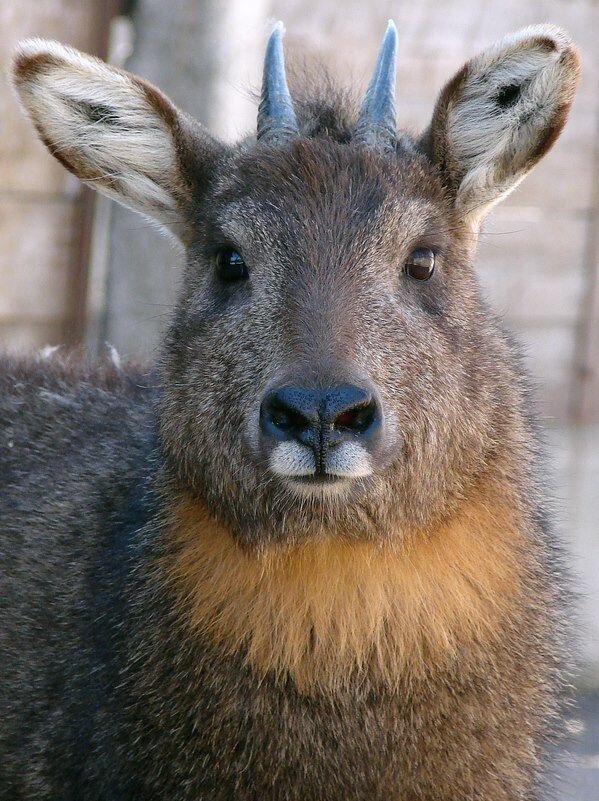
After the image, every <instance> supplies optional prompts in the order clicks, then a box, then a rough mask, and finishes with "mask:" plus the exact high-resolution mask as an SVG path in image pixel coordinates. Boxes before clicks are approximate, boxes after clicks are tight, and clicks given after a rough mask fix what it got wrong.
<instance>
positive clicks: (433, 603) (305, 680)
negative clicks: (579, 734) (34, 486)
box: [131, 496, 548, 801]
mask: <svg viewBox="0 0 599 801" xmlns="http://www.w3.org/2000/svg"><path fill="white" fill-rule="evenodd" d="M490 510H492V512H491V511H490ZM170 536H171V537H172V548H169V549H168V555H167V557H166V561H165V562H163V563H162V564H161V566H160V570H161V572H162V586H163V588H164V590H165V597H166V601H165V603H166V606H167V608H168V611H167V612H166V613H165V610H164V609H163V610H162V612H160V613H159V614H158V615H157V617H158V618H159V619H160V620H161V624H160V627H159V629H158V630H156V632H154V635H153V636H151V633H150V632H149V631H142V632H141V633H140V642H142V646H141V648H140V652H139V653H138V654H137V655H136V658H135V664H136V670H137V675H136V676H135V681H134V683H133V684H132V694H133V697H134V701H135V699H137V701H136V702H135V707H136V709H137V713H136V714H137V720H136V723H135V726H134V732H133V735H132V737H131V740H132V742H134V743H135V748H134V750H135V752H136V754H137V757H136V760H137V759H139V765H140V767H139V775H140V776H142V777H143V785H144V787H146V786H147V788H148V792H147V795H143V794H142V793H141V792H140V794H139V797H140V799H144V801H145V798H146V797H147V798H148V799H149V798H155V797H156V792H158V791H160V793H161V797H169V798H171V799H173V801H175V799H177V800H178V799H181V801H183V800H184V801H202V800H203V799H205V800H206V801H208V799H210V801H217V799H223V801H224V799H235V801H258V799H260V801H317V799H318V801H323V799H325V800H326V799H331V801H341V800H342V799H343V801H366V799H368V801H379V799H380V801H394V799H397V801H416V799H423V798H426V799H427V801H437V799H438V801H449V799H451V801H455V799H456V798H464V799H479V798H480V799H483V798H484V799H485V801H486V800H487V799H491V798H492V799H493V801H503V800H504V799H505V801H508V799H509V801H512V799H515V798H519V797H524V796H519V795H517V794H516V788H518V787H520V788H521V787H523V786H524V785H523V784H522V782H523V781H524V779H523V776H524V774H523V773H522V772H521V771H520V762H521V763H522V765H524V764H526V763H530V762H531V761H534V759H535V755H534V744H533V741H534V738H535V737H536V735H537V729H538V727H539V726H540V725H541V721H542V720H543V719H544V718H546V717H547V714H548V708H547V705H546V696H547V676H546V674H545V672H544V668H543V669H542V670H541V667H542V666H543V665H544V664H546V663H547V658H546V654H545V653H543V649H544V648H545V645H546V636H547V632H546V631H545V630H544V626H546V621H545V620H544V618H543V609H544V608H545V606H546V599H543V598H541V594H542V593H541V588H540V587H538V588H534V593H535V594H536V596H535V594H532V593H531V586H530V582H531V580H532V579H531V576H532V575H533V572H531V565H530V564H527V563H526V560H525V558H524V551H523V549H522V538H523V537H525V533H524V532H522V531H521V530H520V529H518V528H517V527H516V526H515V525H514V522H513V520H512V518H511V516H510V514H508V511H507V510H505V509H502V507H501V506H500V505H499V504H497V503H491V502H490V500H489V497H488V496H486V497H485V498H484V499H482V500H481V501H480V503H468V504H467V505H464V507H463V508H462V509H461V510H460V511H459V513H458V514H456V515H455V516H454V517H452V519H451V520H450V521H446V522H445V523H444V524H443V525H442V526H439V527H438V529H437V530H435V531H430V532H423V533H422V538H421V539H420V540H413V541H412V542H411V543H410V542H409V541H406V540H404V542H403V543H402V545H401V547H396V546H379V545H373V544H368V543H357V542H343V541H341V542H336V541H331V540H322V541H319V542H311V543H307V544H305V545H302V546H297V548H293V549H292V548H290V549H286V550H285V549H281V548H278V549H273V551H272V552H266V553H264V552H263V553H262V554H260V555H258V554H252V553H247V552H246V551H243V550H242V549H240V548H239V547H238V546H237V545H236V544H235V542H234V541H233V539H232V538H231V537H230V535H229V534H228V532H226V531H225V530H222V529H220V528H218V527H217V526H215V524H214V522H212V521H210V520H209V519H208V518H207V516H206V515H205V513H203V512H202V510H199V509H198V508H196V507H195V506H194V505H193V504H190V503H188V502H187V501H186V502H184V503H183V504H182V505H181V506H180V507H179V509H178V516H177V517H176V519H175V520H174V521H173V522H172V527H171V529H170ZM165 571H166V572H165ZM155 585H156V582H155V581H154V582H153V586H155ZM531 597H532V598H535V597H536V599H538V603H536V600H535V602H534V603H533V604H532V606H531V605H530V604H528V602H525V599H529V598H531ZM525 623H526V625H525ZM539 666H541V667H539ZM507 697H510V698H511V701H510V703H509V704H506V698H507ZM508 746H509V747H508ZM508 754H509V761H510V764H508V765H506V766H505V767H503V768H502V769H501V770H497V771H496V770H495V768H493V769H492V770H491V769H490V765H492V764H496V765H499V764H500V763H501V761H502V760H505V759H507V758H508V757H506V755H508ZM514 755H516V756H514ZM440 776H443V777H444V778H443V781H442V783H440V782H439V777H440ZM506 777H507V778H506ZM182 782H183V783H182ZM475 786H477V787H478V788H479V789H480V793H479V791H478V790H477V791H476V792H474V790H473V787H475ZM502 787H503V788H504V789H501V788H502ZM518 792H519V790H518Z"/></svg>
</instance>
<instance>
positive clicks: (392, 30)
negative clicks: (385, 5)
mask: <svg viewBox="0 0 599 801" xmlns="http://www.w3.org/2000/svg"><path fill="white" fill-rule="evenodd" d="M389 34H392V35H393V37H394V38H395V39H396V38H397V25H396V24H395V22H393V20H392V19H390V20H387V29H386V31H385V36H388V35H389Z"/></svg>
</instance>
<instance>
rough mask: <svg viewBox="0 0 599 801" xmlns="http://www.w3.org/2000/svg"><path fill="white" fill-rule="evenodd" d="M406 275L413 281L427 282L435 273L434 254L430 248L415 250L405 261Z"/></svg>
mask: <svg viewBox="0 0 599 801" xmlns="http://www.w3.org/2000/svg"><path fill="white" fill-rule="evenodd" d="M404 270H405V272H406V275H409V276H410V278H413V279H414V280H415V281H428V279H429V278H430V277H431V276H432V274H433V273H434V272H435V254H434V252H433V251H432V250H431V249H430V248H416V250H413V251H412V252H411V253H410V255H409V257H408V260H407V261H406V264H405V267H404Z"/></svg>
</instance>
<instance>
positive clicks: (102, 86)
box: [16, 40, 177, 224]
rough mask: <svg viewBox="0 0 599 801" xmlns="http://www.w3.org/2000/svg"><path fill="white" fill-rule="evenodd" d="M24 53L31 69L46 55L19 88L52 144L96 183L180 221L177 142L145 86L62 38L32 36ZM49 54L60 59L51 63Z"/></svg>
mask: <svg viewBox="0 0 599 801" xmlns="http://www.w3.org/2000/svg"><path fill="white" fill-rule="evenodd" d="M18 52H19V54H22V55H25V56H27V57H29V58H32V59H33V61H32V66H33V67H35V57H36V56H39V57H40V67H39V69H37V70H35V69H33V70H31V73H30V74H28V75H27V77H26V78H25V79H23V80H17V85H16V86H17V90H18V92H19V95H20V97H21V100H22V101H23V103H24V105H25V107H26V109H27V111H28V112H29V114H30V116H31V117H32V118H33V120H34V122H35V124H36V125H37V127H38V128H39V129H40V130H41V132H42V133H43V135H44V137H45V139H46V141H47V142H48V143H49V144H50V146H52V147H54V148H55V149H57V151H59V152H61V151H62V152H63V153H64V155H65V158H66V159H67V161H68V162H69V164H70V165H71V167H72V169H73V171H74V172H75V173H76V174H78V175H79V177H80V178H82V180H84V181H86V182H87V183H90V184H91V185H92V186H93V187H94V188H96V189H100V190H101V191H102V192H104V193H105V194H108V195H110V196H112V197H114V198H115V199H117V200H120V201H121V202H124V203H126V204H127V205H130V206H132V207H133V208H135V209H137V210H139V211H142V212H145V213H148V214H151V215H153V216H157V217H158V218H159V219H160V221H161V222H163V223H165V224H168V223H169V222H171V221H173V222H174V221H175V220H176V218H177V212H176V207H175V200H174V198H173V196H172V194H171V192H170V191H169V190H170V188H171V187H172V186H173V185H174V181H175V174H176V158H175V151H174V145H173V141H172V137H171V133H170V129H169V128H168V126H167V124H166V123H165V122H164V120H163V119H162V118H161V117H160V116H159V114H158V113H157V112H156V111H155V110H154V109H153V108H152V106H151V104H150V103H149V101H148V98H147V97H146V95H145V93H144V92H143V90H142V89H141V88H140V87H139V86H137V85H136V84H135V83H134V82H133V81H131V80H130V78H129V77H128V76H127V75H124V74H122V73H120V72H117V71H116V70H113V69H111V68H110V67H107V66H105V65H104V64H102V62H100V61H97V60H95V59H92V58H89V57H86V56H83V55H82V54H80V53H78V52H77V51H75V50H72V49H71V48H67V47H63V46H61V45H59V44H57V43H51V42H45V41H42V40H29V41H27V42H24V43H23V44H22V45H21V46H20V48H19V51H18ZM46 55H51V56H52V57H53V59H55V61H53V62H50V63H48V64H47V65H46V64H45V63H44V61H43V57H44V56H46ZM57 61H58V63H57Z"/></svg>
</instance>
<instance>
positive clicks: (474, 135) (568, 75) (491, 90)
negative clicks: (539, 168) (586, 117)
mask: <svg viewBox="0 0 599 801" xmlns="http://www.w3.org/2000/svg"><path fill="white" fill-rule="evenodd" d="M579 73H580V67H579V60H578V55H577V52H576V49H575V48H574V46H573V45H572V42H571V41H570V39H569V38H568V36H567V35H566V34H565V33H564V32H563V31H561V30H560V29H559V28H556V27H554V26H552V25H535V26H532V27H529V28H524V29H523V30H521V31H519V32H517V33H514V34H512V35H510V36H507V37H505V38H504V39H502V40H501V41H499V42H497V43H496V44H495V45H493V46H492V47H490V48H488V49H487V50H485V51H483V52H482V53H481V54H480V55H478V56H477V57H476V58H474V59H472V60H471V61H469V62H468V63H467V64H465V66H464V67H463V68H462V69H461V70H460V71H459V72H458V73H457V75H455V76H454V78H453V79H452V80H451V81H450V82H449V83H448V84H447V85H446V87H445V88H444V89H443V91H442V92H441V94H440V96H439V99H438V101H437V105H436V107H435V111H434V113H433V118H432V121H431V124H430V127H429V129H428V130H427V131H426V133H425V134H424V136H423V138H422V146H423V148H424V149H425V150H426V151H427V153H428V154H429V156H430V157H431V158H432V159H433V161H434V162H435V163H436V164H437V165H438V167H439V168H440V170H441V173H442V175H443V178H444V180H445V182H446V184H447V186H448V188H449V189H450V191H451V192H452V194H453V196H454V198H455V203H456V206H457V207H458V209H459V211H460V212H461V214H462V216H463V217H464V219H465V220H466V221H467V222H468V223H469V224H470V226H471V227H472V228H473V229H477V227H478V225H479V224H480V222H481V220H482V218H483V217H484V216H485V214H486V213H487V212H488V211H489V210H490V208H491V207H492V206H493V205H494V204H495V203H497V202H498V201H499V200H501V198H503V197H505V195H507V194H508V193H509V192H510V191H511V190H512V189H513V188H514V187H515V186H516V185H517V184H518V183H519V182H520V181H521V180H522V178H523V177H524V176H525V175H526V173H527V172H528V171H529V170H530V169H531V168H532V167H533V166H534V165H535V164H536V163H537V161H538V160H539V159H540V158H541V157H542V156H543V155H544V154H545V153H546V152H547V151H548V150H549V148H550V147H551V145H552V144H553V143H554V142H555V140H556V139H557V137H558V135H559V133H560V131H561V130H562V128H563V126H564V123H565V121H566V117H567V115H568V110H569V108H570V105H571V103H572V99H573V97H574V92H575V90H576V85H577V82H578V77H579Z"/></svg>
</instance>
